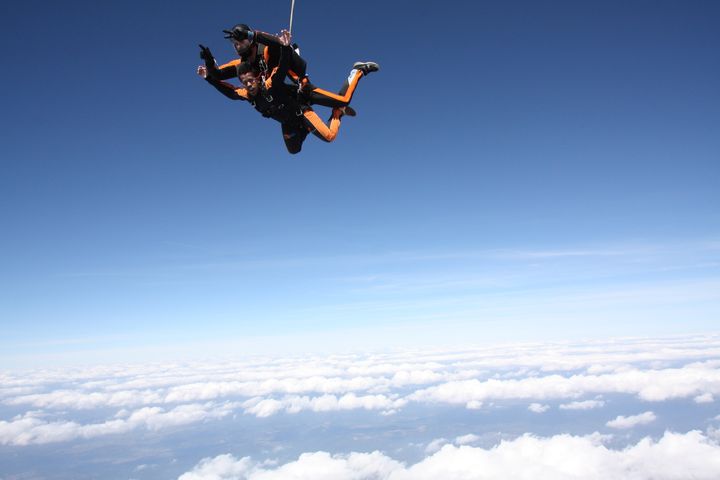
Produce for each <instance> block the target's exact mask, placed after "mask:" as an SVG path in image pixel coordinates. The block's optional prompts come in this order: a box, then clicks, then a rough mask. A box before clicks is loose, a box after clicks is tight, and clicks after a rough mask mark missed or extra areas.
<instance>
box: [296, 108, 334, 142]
mask: <svg viewBox="0 0 720 480" xmlns="http://www.w3.org/2000/svg"><path fill="white" fill-rule="evenodd" d="M341 116H342V114H341V113H340V110H338V109H334V110H333V113H332V116H331V117H330V122H329V125H325V122H323V121H322V119H321V118H320V117H318V114H317V113H315V112H314V111H312V110H307V111H306V112H304V113H303V118H304V121H305V124H306V125H307V126H308V129H309V130H310V131H311V132H312V133H313V135H315V136H316V137H318V138H319V139H320V140H323V141H325V142H332V141H333V140H335V137H337V134H338V130H340V117H341Z"/></svg>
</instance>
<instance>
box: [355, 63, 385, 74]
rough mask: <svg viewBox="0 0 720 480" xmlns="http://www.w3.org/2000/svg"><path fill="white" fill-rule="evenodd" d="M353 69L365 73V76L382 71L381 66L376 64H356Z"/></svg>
mask: <svg viewBox="0 0 720 480" xmlns="http://www.w3.org/2000/svg"><path fill="white" fill-rule="evenodd" d="M353 68H355V69H357V70H360V71H361V72H363V75H367V74H368V73H370V72H377V71H378V70H380V65H378V64H377V63H375V62H355V64H354V65H353Z"/></svg>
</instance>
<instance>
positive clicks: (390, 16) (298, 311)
mask: <svg viewBox="0 0 720 480" xmlns="http://www.w3.org/2000/svg"><path fill="white" fill-rule="evenodd" d="M0 8H1V10H0V27H1V28H0V36H2V45H3V46H4V52H5V57H4V64H5V69H4V73H3V76H2V78H1V79H0V82H1V83H2V91H3V92H4V94H3V96H2V108H1V109H0V111H1V113H0V118H1V119H2V130H3V136H2V138H3V139H2V145H3V155H2V173H1V174H0V221H1V222H0V223H1V225H2V226H1V227H0V228H1V230H2V234H1V235H0V323H1V324H2V330H3V335H2V337H3V339H2V340H0V350H2V351H4V352H6V353H5V357H4V358H5V360H3V362H7V363H8V364H15V363H23V362H25V360H27V359H28V358H31V357H33V356H36V355H37V354H38V353H39V352H45V353H47V352H50V353H53V352H55V353H63V352H67V351H69V350H78V351H81V352H82V351H87V350H112V349H115V348H117V349H122V348H125V347H130V346H133V347H134V346H138V345H147V346H152V345H155V344H157V343H163V344H165V345H168V344H173V342H177V344H178V345H179V344H180V343H182V342H189V341H191V340H197V339H202V340H203V341H206V342H208V343H207V344H212V342H213V341H216V340H218V339H222V340H224V341H226V340H229V339H232V338H248V337H255V336H262V337H265V338H266V339H268V338H269V339H270V340H268V343H269V344H272V343H273V340H272V339H273V338H277V337H278V336H285V335H290V336H292V335H294V334H302V333H306V334H309V335H310V336H314V335H315V334H314V333H313V332H315V333H317V332H327V331H329V330H336V331H344V330H345V329H352V330H353V331H355V332H365V333H366V334H368V335H370V338H369V339H368V342H367V344H368V345H370V346H372V345H373V344H374V342H373V339H372V335H373V334H372V332H375V331H379V330H374V329H375V328H390V329H392V328H396V329H397V330H396V334H397V337H393V336H392V335H388V336H385V335H383V336H382V337H383V340H384V341H386V342H387V343H389V344H393V343H394V342H395V339H400V338H401V337H409V336H412V334H413V333H415V332H416V329H415V327H414V326H418V329H417V331H418V332H419V331H422V332H424V335H425V338H433V337H434V335H436V334H437V333H438V332H443V333H445V334H447V333H448V332H453V333H452V335H448V336H447V338H444V340H448V341H451V340H467V341H475V340H477V341H480V340H483V339H485V338H492V337H493V336H494V335H495V334H497V336H498V337H503V338H508V337H512V336H513V335H515V334H516V333H517V332H525V333H526V334H527V335H529V336H533V335H550V336H554V337H562V336H563V335H594V334H623V333H632V334H643V333H647V334H657V333H666V332H675V333H685V332H684V331H683V330H684V329H686V330H689V331H693V332H694V331H697V330H702V331H706V330H711V329H713V328H714V322H716V321H717V319H718V313H720V299H718V294H717V293H715V292H717V291H720V289H717V288H716V287H717V285H718V283H719V282H720V276H718V257H720V255H719V252H720V250H719V248H720V247H719V243H718V239H720V193H719V192H720V188H718V186H719V185H720V90H719V89H718V85H720V56H718V50H717V47H718V45H720V30H719V29H718V28H717V26H718V25H719V24H720V4H718V3H717V2H713V1H695V2H680V1H632V2H625V1H623V2H620V1H612V2H607V1H603V2H574V1H567V2H564V1H562V2H561V1H553V2H534V1H511V2H465V1H451V2H409V1H397V2H380V1H375V0H369V1H365V2H358V3H354V4H351V3H349V2H347V3H345V2H336V1H329V0H327V1H325V0H322V1H320V0H316V1H312V2H310V1H308V2H303V1H302V0H299V2H298V3H297V6H296V16H295V26H294V32H293V33H294V35H295V41H297V42H298V43H299V44H300V46H301V48H302V53H303V56H304V57H305V58H306V59H307V60H308V63H309V72H310V74H311V78H312V80H313V81H314V83H316V84H317V85H319V86H322V87H325V88H327V89H335V88H337V87H339V86H340V84H341V83H342V81H343V79H344V77H345V76H346V75H347V73H348V71H349V68H350V66H351V65H352V63H353V62H354V61H356V60H375V61H377V62H379V63H380V64H381V67H382V69H381V71H380V72H379V73H377V74H373V75H371V76H369V77H368V78H367V79H364V80H363V81H362V83H361V85H360V87H359V89H358V92H357V94H356V96H355V99H354V100H353V106H354V107H355V108H356V110H357V111H358V113H359V115H358V117H356V118H349V119H346V120H345V121H344V122H343V125H342V129H341V132H340V135H339V137H338V139H337V140H336V142H335V143H333V144H330V145H328V144H324V143H322V142H320V141H318V140H317V139H314V138H308V140H307V141H306V143H305V147H304V150H303V152H302V153H301V154H300V155H297V156H290V155H288V154H287V153H286V152H285V148H284V145H283V142H282V139H281V136H280V129H279V126H278V125H277V124H276V123H274V122H273V121H271V120H266V119H263V118H262V117H260V115H259V114H257V113H256V112H255V111H254V110H252V108H251V107H250V106H249V105H247V104H245V103H240V102H231V101H229V100H226V99H225V98H224V97H222V96H220V95H219V94H217V92H215V91H214V90H213V89H212V88H211V87H209V86H208V85H206V84H205V83H204V82H203V81H202V80H200V79H199V78H198V77H197V76H196V75H195V73H194V71H195V68H196V65H197V64H198V63H199V58H198V48H197V44H198V43H203V44H205V45H208V46H210V47H211V48H212V50H213V52H214V53H215V55H216V57H217V58H218V59H220V60H225V59H231V58H233V52H232V49H231V47H230V45H229V44H228V43H227V42H226V41H225V40H223V38H222V33H221V30H222V29H223V28H228V27H229V26H231V25H233V24H234V23H238V22H245V23H248V24H250V25H251V26H252V27H254V28H258V29H261V30H265V31H270V32H276V31H279V30H280V29H281V28H283V27H285V26H286V24H287V20H288V13H289V2H275V1H270V2H257V7H256V8H253V7H251V3H249V2H194V3H191V2H180V3H172V4H171V3H168V2H115V3H109V4H108V3H97V2H74V1H67V2H61V3H47V2H37V1H29V2H23V3H20V2H11V3H7V2H6V3H4V4H3V6H2V7H0ZM339 335H341V336H343V335H345V334H342V333H340V334H339ZM418 335H420V334H418ZM345 336H346V337H347V335H345ZM420 336H422V335H420ZM118 351H120V350H118ZM0 358H2V357H0Z"/></svg>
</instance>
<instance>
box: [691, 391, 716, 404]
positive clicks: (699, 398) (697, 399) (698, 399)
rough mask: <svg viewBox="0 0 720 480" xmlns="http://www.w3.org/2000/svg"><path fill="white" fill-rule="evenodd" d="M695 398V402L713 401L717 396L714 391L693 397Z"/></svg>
mask: <svg viewBox="0 0 720 480" xmlns="http://www.w3.org/2000/svg"><path fill="white" fill-rule="evenodd" d="M693 400H694V401H695V403H713V402H714V401H715V397H714V396H713V394H712V393H704V394H702V395H698V396H697V397H695V398H693Z"/></svg>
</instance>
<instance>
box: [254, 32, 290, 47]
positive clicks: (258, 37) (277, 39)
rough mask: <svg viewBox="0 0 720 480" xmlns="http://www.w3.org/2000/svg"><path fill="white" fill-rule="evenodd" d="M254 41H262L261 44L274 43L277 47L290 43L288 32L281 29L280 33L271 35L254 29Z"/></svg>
mask: <svg viewBox="0 0 720 480" xmlns="http://www.w3.org/2000/svg"><path fill="white" fill-rule="evenodd" d="M255 41H256V42H258V43H262V44H263V45H276V46H278V47H287V46H288V45H290V32H288V31H287V30H283V31H281V32H280V35H273V34H271V33H265V32H261V31H260V30H255Z"/></svg>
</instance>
